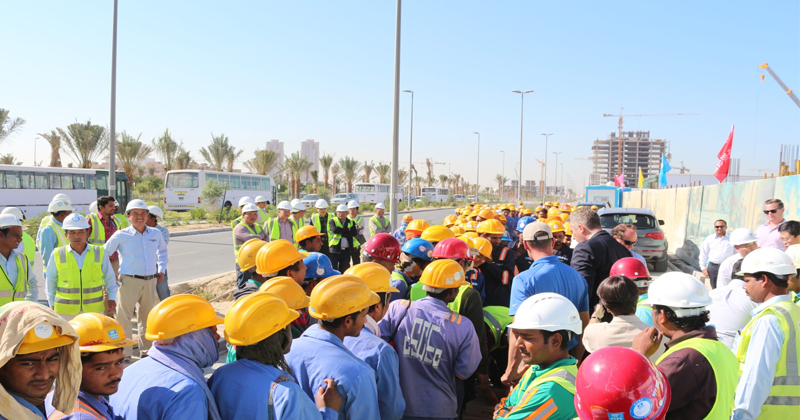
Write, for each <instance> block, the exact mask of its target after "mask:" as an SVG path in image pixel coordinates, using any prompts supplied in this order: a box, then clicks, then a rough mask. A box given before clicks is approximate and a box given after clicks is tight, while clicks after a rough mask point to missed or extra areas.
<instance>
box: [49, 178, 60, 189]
mask: <svg viewBox="0 0 800 420" xmlns="http://www.w3.org/2000/svg"><path fill="white" fill-rule="evenodd" d="M50 188H52V189H54V190H60V189H61V175H60V174H50Z"/></svg>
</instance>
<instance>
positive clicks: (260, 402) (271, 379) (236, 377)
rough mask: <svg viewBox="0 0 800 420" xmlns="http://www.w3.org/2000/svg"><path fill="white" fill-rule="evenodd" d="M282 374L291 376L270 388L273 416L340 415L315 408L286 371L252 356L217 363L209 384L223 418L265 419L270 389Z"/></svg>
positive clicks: (278, 419)
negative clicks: (251, 357) (224, 363)
mask: <svg viewBox="0 0 800 420" xmlns="http://www.w3.org/2000/svg"><path fill="white" fill-rule="evenodd" d="M281 377H285V378H289V379H291V380H288V381H286V380H285V381H282V382H278V383H277V385H275V388H274V390H273V394H272V398H273V407H272V408H273V410H274V412H275V419H276V420H281V419H325V420H336V419H338V418H339V414H338V413H337V412H336V411H334V410H333V409H332V408H323V409H318V408H317V406H316V403H315V402H314V400H312V399H310V398H308V395H306V393H305V392H303V390H302V389H300V386H299V385H297V383H296V382H295V381H294V377H293V376H292V375H290V374H289V373H288V372H284V371H282V370H280V369H278V368H276V367H275V366H271V365H265V364H263V363H259V362H256V361H254V360H249V359H239V360H237V361H235V362H233V363H228V364H227V365H225V366H222V367H220V368H219V369H217V370H216V371H215V372H214V374H213V375H211V378H210V379H209V380H208V387H209V388H210V389H211V393H212V394H214V401H216V402H217V407H218V408H219V414H220V416H221V417H222V418H223V419H268V418H271V417H269V389H270V388H271V387H272V384H273V383H275V381H276V380H278V378H281ZM254 390H259V397H258V398H253V391H254Z"/></svg>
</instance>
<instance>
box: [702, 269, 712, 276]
mask: <svg viewBox="0 0 800 420" xmlns="http://www.w3.org/2000/svg"><path fill="white" fill-rule="evenodd" d="M703 275H704V276H706V277H711V276H709V275H708V269H707V268H706V269H705V270H703Z"/></svg>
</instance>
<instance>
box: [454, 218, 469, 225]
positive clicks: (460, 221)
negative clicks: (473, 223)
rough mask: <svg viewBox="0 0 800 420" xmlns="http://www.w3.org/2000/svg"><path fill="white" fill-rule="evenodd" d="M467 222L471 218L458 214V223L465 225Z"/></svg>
mask: <svg viewBox="0 0 800 420" xmlns="http://www.w3.org/2000/svg"><path fill="white" fill-rule="evenodd" d="M467 222H469V219H467V217H466V216H458V220H457V223H456V224H461V225H464V224H466V223H467Z"/></svg>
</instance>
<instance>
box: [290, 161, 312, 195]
mask: <svg viewBox="0 0 800 420" xmlns="http://www.w3.org/2000/svg"><path fill="white" fill-rule="evenodd" d="M283 166H284V168H285V169H286V173H287V174H288V175H289V185H290V186H291V188H290V189H289V190H290V193H291V194H292V195H294V194H297V195H299V194H300V177H301V176H302V175H303V172H305V171H307V170H308V168H310V167H312V166H313V164H312V163H311V162H309V161H308V160H306V157H305V156H303V155H301V154H300V152H294V153H292V155H291V156H289V157H287V158H286V160H285V161H284V163H283Z"/></svg>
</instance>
